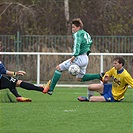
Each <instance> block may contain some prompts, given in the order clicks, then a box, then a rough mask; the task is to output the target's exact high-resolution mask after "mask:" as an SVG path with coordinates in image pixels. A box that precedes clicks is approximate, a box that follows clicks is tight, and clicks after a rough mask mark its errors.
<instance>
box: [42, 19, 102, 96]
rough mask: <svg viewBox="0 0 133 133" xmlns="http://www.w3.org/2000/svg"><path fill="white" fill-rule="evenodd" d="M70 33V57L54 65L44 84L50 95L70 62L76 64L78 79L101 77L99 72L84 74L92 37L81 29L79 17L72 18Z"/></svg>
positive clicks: (86, 79) (81, 24)
mask: <svg viewBox="0 0 133 133" xmlns="http://www.w3.org/2000/svg"><path fill="white" fill-rule="evenodd" d="M72 34H73V38H74V45H73V53H72V57H71V58H70V59H68V60H66V61H64V62H62V63H61V64H59V65H58V66H57V67H56V70H55V72H54V74H53V77H52V80H49V82H48V83H47V84H46V86H45V90H44V92H45V93H48V94H49V95H52V93H53V90H54V87H55V85H56V83H57V82H58V81H59V79H60V77H61V74H62V72H63V71H67V70H68V68H69V67H70V65H71V64H77V65H78V66H79V67H80V72H79V74H78V75H77V76H76V78H77V80H78V81H82V82H84V81H89V80H93V79H101V76H102V75H101V74H86V68H87V66H88V63H89V59H88V55H89V53H90V52H91V46H92V39H91V36H90V35H89V33H87V32H86V31H85V30H83V23H82V21H81V19H79V18H75V19H73V20H72Z"/></svg>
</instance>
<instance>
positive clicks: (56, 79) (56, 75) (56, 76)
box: [50, 70, 62, 91]
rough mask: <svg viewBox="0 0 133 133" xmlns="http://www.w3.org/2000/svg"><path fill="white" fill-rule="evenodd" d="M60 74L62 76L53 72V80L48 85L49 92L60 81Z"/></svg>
mask: <svg viewBox="0 0 133 133" xmlns="http://www.w3.org/2000/svg"><path fill="white" fill-rule="evenodd" d="M61 74H62V72H60V71H58V70H55V72H54V75H53V78H52V80H51V84H50V91H53V90H54V87H55V85H56V83H57V82H58V80H59V79H60V77H61Z"/></svg>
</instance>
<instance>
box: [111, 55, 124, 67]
mask: <svg viewBox="0 0 133 133" xmlns="http://www.w3.org/2000/svg"><path fill="white" fill-rule="evenodd" d="M113 60H114V61H117V62H118V63H119V64H122V66H124V65H125V59H124V57H122V56H116V57H115V58H114V59H113Z"/></svg>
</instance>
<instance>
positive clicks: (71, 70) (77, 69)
mask: <svg viewBox="0 0 133 133" xmlns="http://www.w3.org/2000/svg"><path fill="white" fill-rule="evenodd" d="M79 72H80V67H79V66H78V65H76V64H72V65H71V66H70V67H69V69H68V73H70V74H71V75H73V76H76V75H78V74H79Z"/></svg>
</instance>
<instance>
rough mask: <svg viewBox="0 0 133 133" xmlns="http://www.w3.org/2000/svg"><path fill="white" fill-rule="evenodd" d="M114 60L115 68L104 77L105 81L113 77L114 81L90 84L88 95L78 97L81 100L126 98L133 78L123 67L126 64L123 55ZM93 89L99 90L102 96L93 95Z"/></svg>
mask: <svg viewBox="0 0 133 133" xmlns="http://www.w3.org/2000/svg"><path fill="white" fill-rule="evenodd" d="M113 61H114V62H113V68H111V69H110V70H109V71H107V72H106V73H105V75H104V77H103V81H104V82H107V81H108V80H109V78H111V77H112V79H113V83H112V84H106V83H105V84H90V85H89V86H88V92H89V93H88V97H84V96H80V97H78V100H79V101H90V102H120V101H122V100H123V99H124V94H125V92H126V91H127V88H128V85H130V86H131V87H132V88H133V79H132V77H131V75H130V74H129V73H128V72H127V70H126V69H125V68H124V67H123V66H124V64H125V60H124V58H123V57H121V56H118V57H116V58H114V59H113ZM93 91H96V92H99V93H100V94H101V96H93ZM90 92H91V93H90Z"/></svg>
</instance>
